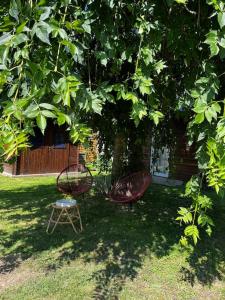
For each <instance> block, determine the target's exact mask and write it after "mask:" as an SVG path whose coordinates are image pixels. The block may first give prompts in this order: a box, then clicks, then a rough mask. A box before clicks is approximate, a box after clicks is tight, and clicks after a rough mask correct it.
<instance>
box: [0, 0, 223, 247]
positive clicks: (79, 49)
mask: <svg viewBox="0 0 225 300" xmlns="http://www.w3.org/2000/svg"><path fill="white" fill-rule="evenodd" d="M0 12H1V14H0V31H1V32H2V35H1V37H0V70H1V71H0V92H1V96H0V113H1V115H0V117H1V118H0V155H1V157H2V161H3V160H10V159H11V158H13V157H15V155H17V154H18V152H19V151H20V150H22V149H24V148H26V147H27V146H29V135H30V134H33V128H34V127H35V126H38V127H39V128H40V130H41V131H42V132H43V133H44V132H45V129H46V126H47V120H48V119H51V120H52V121H53V122H55V123H57V124H58V125H66V126H67V127H68V130H69V131H70V137H71V140H72V141H73V142H76V141H81V142H84V141H85V139H86V138H87V137H88V136H89V135H90V132H91V128H95V129H97V130H100V132H101V136H102V140H103V144H104V145H106V144H107V142H108V141H110V143H109V144H110V145H111V146H112V145H113V139H114V137H115V136H116V134H117V133H121V131H123V133H125V134H126V135H127V136H128V137H130V140H129V143H130V145H131V147H132V146H133V145H134V144H135V145H138V143H139V145H140V144H141V143H142V141H140V138H139V139H138V137H142V138H144V137H145V134H144V133H146V132H148V131H146V128H148V127H153V131H152V132H154V126H155V125H158V132H164V136H165V137H166V136H168V132H169V130H168V129H169V128H170V124H171V122H172V121H173V120H174V119H176V118H179V119H181V120H183V122H184V123H185V124H188V127H187V131H188V134H189V138H190V143H192V142H195V143H196V145H197V151H196V157H197V158H198V162H199V170H200V171H201V173H200V175H199V176H197V177H194V178H192V180H191V181H190V182H189V183H188V185H187V189H186V195H187V196H188V197H191V198H192V200H193V203H192V205H191V207H190V208H181V209H180V210H179V217H178V219H179V220H180V221H181V222H183V223H185V224H187V227H186V229H185V231H184V237H182V238H181V242H182V243H183V244H187V241H188V239H189V238H193V241H194V243H196V242H197V239H198V238H199V227H204V228H205V229H206V231H207V233H208V234H209V235H210V234H211V227H212V226H213V221H212V220H211V219H210V217H209V216H208V215H207V214H206V212H207V209H210V208H211V207H212V205H213V203H212V202H211V200H210V199H209V198H207V197H206V196H204V195H202V194H201V186H202V182H203V181H204V180H205V178H206V180H207V182H208V184H209V185H210V186H212V187H214V188H215V189H216V191H217V192H221V191H222V189H223V186H224V181H225V156H224V153H225V152H224V143H225V114H224V113H223V111H224V103H225V102H224V99H223V93H224V88H225V86H224V84H223V80H224V70H223V62H224V58H225V7H224V3H223V1H220V0H206V1H200V0H189V1H187V0H176V1H175V0H161V1H153V0H152V1H144V0H143V1H131V0H129V1H122V0H121V1H119V0H117V1H116V0H102V1H100V0H89V1H79V0H77V1H72V0H60V1H53V0H52V1H51V0H50V1H47V0H40V1H35V0H29V1H22V0H12V1H11V2H10V4H9V3H8V1H1V4H0ZM132 136H136V137H137V138H136V139H135V141H134V140H133V139H132ZM163 142H164V143H168V142H167V141H166V140H165V139H164V141H163ZM106 150H107V149H105V151H106ZM134 152H135V151H134Z"/></svg>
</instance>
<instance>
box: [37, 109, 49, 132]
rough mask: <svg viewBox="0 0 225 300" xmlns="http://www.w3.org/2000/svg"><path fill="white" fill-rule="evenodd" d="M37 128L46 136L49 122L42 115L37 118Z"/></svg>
mask: <svg viewBox="0 0 225 300" xmlns="http://www.w3.org/2000/svg"><path fill="white" fill-rule="evenodd" d="M36 122H37V126H38V127H39V128H40V130H41V132H42V134H44V132H45V129H46V126H47V121H46V118H45V116H43V115H42V114H39V115H38V116H37V118H36Z"/></svg>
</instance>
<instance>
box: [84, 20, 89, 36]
mask: <svg viewBox="0 0 225 300" xmlns="http://www.w3.org/2000/svg"><path fill="white" fill-rule="evenodd" d="M82 27H83V29H84V31H85V32H87V33H89V34H91V26H90V20H86V21H85V22H84V23H83V24H82Z"/></svg>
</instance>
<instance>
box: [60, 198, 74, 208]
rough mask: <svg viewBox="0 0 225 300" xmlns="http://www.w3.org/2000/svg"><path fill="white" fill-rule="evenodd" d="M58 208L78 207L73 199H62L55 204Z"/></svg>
mask: <svg viewBox="0 0 225 300" xmlns="http://www.w3.org/2000/svg"><path fill="white" fill-rule="evenodd" d="M55 205H56V206H59V207H72V206H75V205H77V201H76V200H73V199H71V200H70V199H61V200H57V201H56V203H55Z"/></svg>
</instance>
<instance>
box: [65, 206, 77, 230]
mask: <svg viewBox="0 0 225 300" xmlns="http://www.w3.org/2000/svg"><path fill="white" fill-rule="evenodd" d="M65 212H66V214H67V217H68V219H69V221H70V224H71V225H72V227H73V230H74V231H75V233H77V230H76V228H75V226H74V224H73V221H72V219H71V218H70V215H69V213H68V211H67V209H65Z"/></svg>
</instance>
